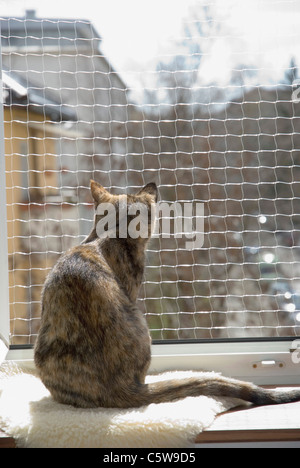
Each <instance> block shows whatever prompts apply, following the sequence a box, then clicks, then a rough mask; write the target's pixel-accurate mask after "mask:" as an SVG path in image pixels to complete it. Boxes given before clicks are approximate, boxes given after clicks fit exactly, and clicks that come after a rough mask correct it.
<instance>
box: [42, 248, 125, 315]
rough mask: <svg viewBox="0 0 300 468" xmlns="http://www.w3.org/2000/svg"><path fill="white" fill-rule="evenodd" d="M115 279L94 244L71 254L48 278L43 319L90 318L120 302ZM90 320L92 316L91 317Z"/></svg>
mask: <svg viewBox="0 0 300 468" xmlns="http://www.w3.org/2000/svg"><path fill="white" fill-rule="evenodd" d="M119 293H120V290H119V286H118V283H117V281H116V278H115V275H114V274H113V272H112V270H111V268H110V267H109V265H108V264H107V263H106V261H105V259H104V257H103V255H102V254H101V251H100V250H99V249H98V248H97V246H96V245H94V244H93V243H91V244H88V245H80V246H77V247H74V248H72V249H70V250H69V251H67V252H66V253H65V254H64V255H63V256H62V257H61V258H60V260H59V261H58V262H57V264H56V265H55V266H54V268H53V269H52V271H51V272H50V274H49V275H48V277H47V279H46V281H45V284H44V288H43V293H42V318H46V316H47V315H49V314H50V315H59V316H60V317H61V316H62V315H66V314H67V315H69V316H74V315H78V314H80V315H81V314H86V312H87V309H89V311H90V312H91V311H92V309H93V308H94V307H97V315H98V313H99V308H101V306H102V307H106V306H107V304H109V302H111V301H114V300H116V297H118V296H119ZM89 316H90V318H91V315H90V314H89Z"/></svg>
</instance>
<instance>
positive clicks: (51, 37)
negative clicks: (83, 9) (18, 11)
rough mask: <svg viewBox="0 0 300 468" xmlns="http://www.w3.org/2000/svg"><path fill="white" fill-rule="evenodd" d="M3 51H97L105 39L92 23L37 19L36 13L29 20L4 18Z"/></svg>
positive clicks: (74, 20)
mask: <svg viewBox="0 0 300 468" xmlns="http://www.w3.org/2000/svg"><path fill="white" fill-rule="evenodd" d="M0 25H1V38H2V47H3V48H5V47H10V48H11V47H14V46H15V47H42V48H45V47H57V45H59V47H74V46H75V47H76V48H78V47H91V46H92V47H94V48H98V47H99V44H100V42H101V37H100V36H99V34H98V33H97V31H96V29H95V28H94V26H93V25H92V23H91V22H90V21H89V20H85V19H62V18H37V17H36V15H35V11H34V10H27V11H26V15H25V17H19V18H17V17H1V18H0Z"/></svg>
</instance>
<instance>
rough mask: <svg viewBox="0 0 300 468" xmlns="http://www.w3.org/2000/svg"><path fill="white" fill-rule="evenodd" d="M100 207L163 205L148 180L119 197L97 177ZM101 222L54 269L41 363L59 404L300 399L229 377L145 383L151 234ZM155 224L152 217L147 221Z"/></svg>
mask: <svg viewBox="0 0 300 468" xmlns="http://www.w3.org/2000/svg"><path fill="white" fill-rule="evenodd" d="M91 192H92V196H93V198H94V201H95V207H96V208H97V206H98V205H99V204H100V203H103V202H109V203H113V204H114V205H115V206H118V204H119V203H120V202H121V201H123V202H124V200H125V201H127V203H128V205H130V204H131V203H134V202H138V203H143V204H145V205H146V206H147V207H148V210H149V213H150V208H151V206H152V205H153V204H155V203H156V199H157V188H156V185H155V184H148V185H146V186H145V187H144V188H143V189H142V190H140V192H139V193H137V194H136V195H120V196H117V195H112V194H110V193H109V192H108V191H107V190H105V189H104V188H103V187H102V186H101V185H99V184H98V183H96V182H94V181H91ZM98 221H99V216H95V226H94V228H93V230H92V232H91V234H90V235H89V237H88V238H87V239H86V240H85V242H84V243H83V244H82V245H80V246H78V247H74V248H72V249H71V250H69V251H68V252H66V253H65V254H64V255H63V256H62V257H61V258H60V260H59V261H58V263H57V264H56V266H55V267H54V268H53V270H52V271H51V273H50V274H49V276H48V278H47V280H46V282H45V285H44V289H43V295H42V318H41V327H40V331H39V335H38V338H37V342H36V346H35V364H36V367H37V369H38V370H39V374H40V377H41V379H42V381H43V382H44V384H45V386H46V387H47V388H48V389H49V391H50V392H51V394H52V396H53V398H54V399H55V400H57V401H58V402H61V403H65V404H70V405H74V406H77V407H85V408H88V407H99V406H102V407H119V408H129V407H139V406H142V405H147V404H150V403H160V402H167V401H173V400H177V399H180V398H184V397H186V396H198V395H211V396H226V397H237V398H241V399H243V400H246V401H249V402H252V403H255V404H258V405H264V404H277V403H286V402H292V401H296V400H299V399H300V390H299V391H298V390H295V391H290V392H279V393H278V392H274V391H272V390H266V389H262V388H260V387H257V386H255V385H253V384H251V383H246V382H240V381H237V380H233V379H229V378H226V377H222V376H220V377H216V378H214V379H209V378H207V379H202V380H199V379H197V378H189V379H186V380H173V381H164V382H158V383H152V384H145V376H146V374H147V370H148V367H149V364H150V358H151V339H150V335H149V331H148V327H147V324H146V320H145V318H144V316H143V315H142V313H141V312H140V311H139V310H138V308H137V305H136V300H137V295H138V291H139V287H140V285H141V282H142V278H143V273H144V265H145V249H146V246H147V241H148V240H149V238H150V237H151V231H152V229H153V224H152V223H151V217H150V216H149V226H148V233H149V235H148V238H146V239H145V238H142V237H139V238H137V239H131V238H130V237H128V238H118V236H117V238H98V235H97V231H96V224H97V222H98ZM147 223H148V221H147Z"/></svg>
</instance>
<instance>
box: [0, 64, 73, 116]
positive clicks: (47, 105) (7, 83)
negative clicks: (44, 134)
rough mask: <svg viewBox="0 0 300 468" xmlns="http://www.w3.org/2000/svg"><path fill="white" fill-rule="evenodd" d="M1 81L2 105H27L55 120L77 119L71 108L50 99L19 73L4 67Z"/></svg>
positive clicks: (43, 91) (42, 90)
mask: <svg viewBox="0 0 300 468" xmlns="http://www.w3.org/2000/svg"><path fill="white" fill-rule="evenodd" d="M2 81H3V104H4V106H18V107H28V106H29V107H30V108H32V110H33V111H34V112H37V113H38V114H42V115H47V116H48V117H50V119H51V120H53V121H55V122H60V121H69V120H72V121H75V120H77V115H76V113H75V112H74V111H73V110H72V109H70V108H69V107H68V106H66V105H63V104H61V103H59V102H57V101H55V100H54V99H51V98H50V97H48V96H47V94H45V90H44V89H42V88H37V87H36V86H35V85H32V84H31V83H29V82H28V81H27V80H25V79H24V78H22V77H21V76H20V75H19V74H17V73H15V72H12V71H10V70H8V69H6V68H4V69H3V71H2Z"/></svg>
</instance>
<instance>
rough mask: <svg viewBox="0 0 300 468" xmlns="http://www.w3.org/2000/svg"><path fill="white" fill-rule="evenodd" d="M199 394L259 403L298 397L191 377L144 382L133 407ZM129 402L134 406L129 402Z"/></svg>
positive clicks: (236, 382) (297, 396)
mask: <svg viewBox="0 0 300 468" xmlns="http://www.w3.org/2000/svg"><path fill="white" fill-rule="evenodd" d="M199 395H206V396H211V397H231V398H238V399H241V400H244V401H247V402H250V403H253V404H255V405H258V406H262V405H276V404H280V403H292V402H295V401H298V400H300V389H299V390H287V391H284V390H280V391H277V390H270V389H265V388H261V387H258V386H256V385H254V384H252V383H248V382H241V381H239V380H234V379H230V378H226V377H222V376H216V377H213V378H211V377H205V378H203V379H202V378H197V377H191V378H188V379H178V380H169V381H160V382H155V383H151V384H147V385H144V386H143V391H142V392H141V393H140V395H139V397H138V398H137V400H138V401H137V403H138V404H137V406H142V405H147V404H150V403H163V402H171V401H175V400H179V399H182V398H185V397H188V396H192V397H195V396H199ZM133 400H134V399H133ZM132 403H133V405H134V402H133V401H132Z"/></svg>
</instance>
